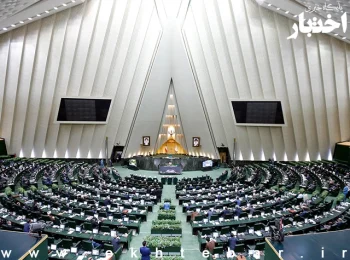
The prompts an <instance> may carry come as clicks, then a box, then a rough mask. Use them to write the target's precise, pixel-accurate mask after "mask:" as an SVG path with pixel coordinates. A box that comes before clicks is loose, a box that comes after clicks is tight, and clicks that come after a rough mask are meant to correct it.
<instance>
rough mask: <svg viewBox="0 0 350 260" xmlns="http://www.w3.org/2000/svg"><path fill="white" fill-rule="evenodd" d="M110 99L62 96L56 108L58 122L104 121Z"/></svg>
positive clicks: (106, 116)
mask: <svg viewBox="0 0 350 260" xmlns="http://www.w3.org/2000/svg"><path fill="white" fill-rule="evenodd" d="M111 101H112V100H111V99H92V98H62V99H61V103H60V106H59V110H58V115H57V121H58V122H73V123H74V122H76V123H79V122H90V123H93V122H98V123H105V122H106V121H107V118H108V112H109V109H110V106H111Z"/></svg>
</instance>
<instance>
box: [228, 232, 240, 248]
mask: <svg viewBox="0 0 350 260" xmlns="http://www.w3.org/2000/svg"><path fill="white" fill-rule="evenodd" d="M237 241H238V239H237V238H236V236H235V235H234V234H231V237H230V238H229V239H228V247H229V248H230V250H232V251H234V250H235V247H236V244H237Z"/></svg>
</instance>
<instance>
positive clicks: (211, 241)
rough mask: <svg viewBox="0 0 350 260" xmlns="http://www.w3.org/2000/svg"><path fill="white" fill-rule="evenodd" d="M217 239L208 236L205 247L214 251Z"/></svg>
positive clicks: (211, 251)
mask: <svg viewBox="0 0 350 260" xmlns="http://www.w3.org/2000/svg"><path fill="white" fill-rule="evenodd" d="M215 242H216V241H215V240H214V239H213V238H209V237H207V243H206V245H205V249H207V250H208V251H209V252H210V253H211V254H213V252H214V248H215Z"/></svg>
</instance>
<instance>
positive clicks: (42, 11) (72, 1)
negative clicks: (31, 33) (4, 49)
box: [0, 0, 86, 34]
mask: <svg viewBox="0 0 350 260" xmlns="http://www.w3.org/2000/svg"><path fill="white" fill-rule="evenodd" d="M85 1H86V0H46V1H40V2H38V3H36V4H33V5H31V6H30V7H28V8H26V9H24V10H22V11H21V12H19V13H17V14H15V15H13V16H11V17H9V18H7V19H5V20H3V21H1V22H0V34H2V33H6V32H8V31H11V30H13V29H16V28H18V27H21V26H23V25H26V24H29V23H31V22H34V21H37V20H39V19H42V18H45V17H47V16H50V15H53V14H55V13H58V12H61V11H63V10H66V9H68V8H72V7H73V6H76V5H80V4H82V3H84V2H85Z"/></svg>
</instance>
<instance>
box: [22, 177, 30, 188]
mask: <svg viewBox="0 0 350 260" xmlns="http://www.w3.org/2000/svg"><path fill="white" fill-rule="evenodd" d="M21 183H22V187H28V186H29V180H28V179H27V178H26V177H25V176H23V177H22V180H21Z"/></svg>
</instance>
